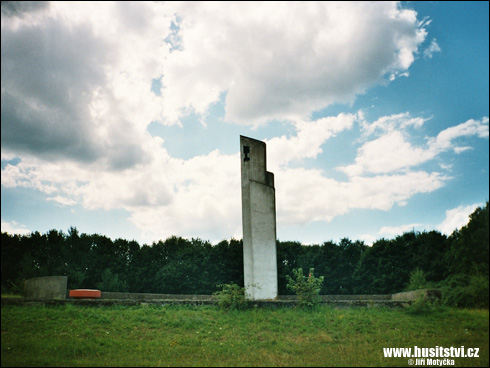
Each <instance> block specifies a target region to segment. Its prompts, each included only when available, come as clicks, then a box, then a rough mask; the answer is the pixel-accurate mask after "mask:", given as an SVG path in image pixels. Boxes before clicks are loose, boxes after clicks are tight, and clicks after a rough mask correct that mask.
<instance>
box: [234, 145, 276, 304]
mask: <svg viewBox="0 0 490 368" xmlns="http://www.w3.org/2000/svg"><path fill="white" fill-rule="evenodd" d="M240 152H241V155H240V156H241V176H242V226H243V268H244V282H245V291H246V294H247V298H248V299H251V300H270V299H275V298H277V294H278V284H277V256H276V197H275V189H274V174H272V173H271V172H268V171H267V168H266V145H265V143H264V142H262V141H259V140H256V139H253V138H248V137H244V136H240Z"/></svg>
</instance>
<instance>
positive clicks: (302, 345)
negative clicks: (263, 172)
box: [1, 305, 489, 367]
mask: <svg viewBox="0 0 490 368" xmlns="http://www.w3.org/2000/svg"><path fill="white" fill-rule="evenodd" d="M488 328H489V319H488V310H457V309H448V308H438V309H436V310H432V311H429V312H427V313H422V314H414V313H409V312H408V311H407V310H404V309H385V308H349V309H334V308H331V307H326V306H321V307H317V308H316V309H315V310H310V311H308V310H301V309H294V308H278V309H268V308H262V309H261V308H259V309H250V310H244V311H229V312H225V311H222V310H220V309H219V308H218V307H214V306H199V307H196V306H194V307H193V306H172V305H168V306H152V305H147V306H138V307H120V306H119V307H118V306H114V307H86V306H85V307H84V306H74V305H64V306H58V307H44V306H11V305H6V306H2V345H1V350H2V355H1V365H2V367H4V366H5V367H6V366H23V367H25V366H227V367H228V366H315V367H316V366H408V365H409V364H408V358H385V357H384V355H383V348H413V347H414V346H418V347H420V348H432V347H436V346H442V347H445V348H446V347H447V348H449V347H458V348H459V347H461V346H464V347H465V348H479V358H452V359H454V361H455V366H482V367H488V365H489V360H488V350H489V349H488V346H489V338H488V336H489V334H488Z"/></svg>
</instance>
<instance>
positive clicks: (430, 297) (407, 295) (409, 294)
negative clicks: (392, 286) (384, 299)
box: [391, 289, 442, 302]
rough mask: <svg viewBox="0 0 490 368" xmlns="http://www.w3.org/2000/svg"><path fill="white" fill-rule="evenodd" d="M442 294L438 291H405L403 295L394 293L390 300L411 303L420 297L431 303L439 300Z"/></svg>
mask: <svg viewBox="0 0 490 368" xmlns="http://www.w3.org/2000/svg"><path fill="white" fill-rule="evenodd" d="M441 296H442V293H441V290H439V289H421V290H412V291H405V292H403V293H396V294H393V295H392V296H391V300H394V301H400V300H403V301H411V302H413V301H414V300H416V299H418V298H420V297H422V298H423V299H424V300H427V301H430V302H433V301H436V300H439V299H441Z"/></svg>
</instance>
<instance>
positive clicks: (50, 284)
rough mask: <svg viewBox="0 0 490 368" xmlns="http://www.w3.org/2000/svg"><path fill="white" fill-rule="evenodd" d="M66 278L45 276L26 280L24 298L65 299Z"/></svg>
mask: <svg viewBox="0 0 490 368" xmlns="http://www.w3.org/2000/svg"><path fill="white" fill-rule="evenodd" d="M67 283H68V276H45V277H35V278H32V279H27V280H26V281H25V282H24V296H25V297H26V298H30V299H65V298H66V285H67Z"/></svg>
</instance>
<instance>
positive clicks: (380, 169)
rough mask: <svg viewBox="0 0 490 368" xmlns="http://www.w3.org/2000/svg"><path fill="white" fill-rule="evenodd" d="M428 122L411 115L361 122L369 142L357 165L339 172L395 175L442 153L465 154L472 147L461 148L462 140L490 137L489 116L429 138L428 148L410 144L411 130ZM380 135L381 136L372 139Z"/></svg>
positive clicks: (359, 150)
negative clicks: (464, 138)
mask: <svg viewBox="0 0 490 368" xmlns="http://www.w3.org/2000/svg"><path fill="white" fill-rule="evenodd" d="M426 120H427V119H421V118H411V117H410V116H409V115H408V114H407V113H405V114H397V115H391V116H384V117H381V118H380V119H378V120H377V121H375V122H374V123H372V124H369V123H368V122H366V121H365V120H364V121H362V122H361V125H362V129H363V131H364V139H365V140H367V141H366V143H364V144H363V145H362V146H361V147H360V148H359V149H358V152H357V157H356V159H355V163H354V164H352V165H347V166H341V167H338V168H337V169H338V170H339V171H342V172H344V173H346V174H347V175H348V176H351V177H354V176H358V175H365V174H379V173H393V172H400V171H403V170H408V169H410V168H412V167H415V166H418V165H420V164H423V163H425V162H427V161H430V160H432V159H434V158H435V157H436V156H437V155H439V154H440V153H442V152H445V151H448V150H451V149H452V150H453V151H454V152H455V153H461V152H464V151H466V150H468V149H471V147H468V146H465V147H459V146H457V145H456V143H455V141H456V140H457V139H458V138H461V137H470V136H475V137H478V138H488V117H483V118H482V119H481V120H473V119H470V120H468V121H466V122H465V123H462V124H458V125H456V126H453V127H449V128H447V129H444V130H443V131H441V132H440V133H439V134H438V135H437V136H436V137H430V138H426V141H427V143H426V145H424V146H420V147H417V146H414V145H413V144H412V143H410V141H409V140H410V139H411V135H410V134H409V130H408V128H411V127H415V128H417V127H420V126H422V125H423V123H424V122H425V121H426ZM377 132H379V133H378V134H379V136H378V137H376V138H374V139H372V140H369V139H370V137H371V136H372V135H373V134H374V133H377Z"/></svg>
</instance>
